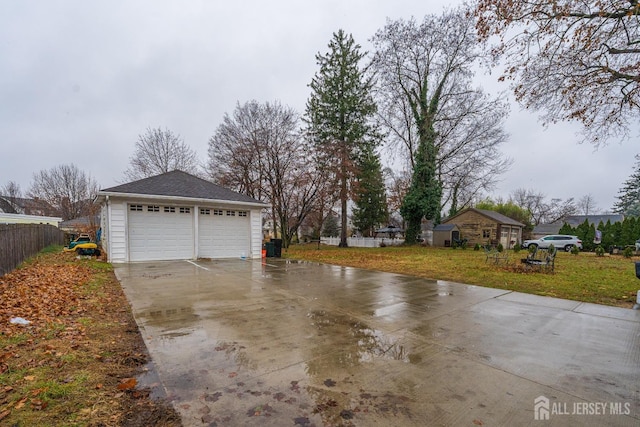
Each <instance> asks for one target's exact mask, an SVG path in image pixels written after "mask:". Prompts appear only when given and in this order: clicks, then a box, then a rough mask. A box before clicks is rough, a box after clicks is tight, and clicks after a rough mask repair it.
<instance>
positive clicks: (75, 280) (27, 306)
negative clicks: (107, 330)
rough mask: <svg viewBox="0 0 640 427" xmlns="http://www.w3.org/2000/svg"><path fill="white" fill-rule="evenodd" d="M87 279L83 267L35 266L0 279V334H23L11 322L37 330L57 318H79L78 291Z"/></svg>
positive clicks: (80, 309) (21, 329)
mask: <svg viewBox="0 0 640 427" xmlns="http://www.w3.org/2000/svg"><path fill="white" fill-rule="evenodd" d="M90 276H91V270H90V269H89V268H88V267H86V266H83V265H76V264H65V265H61V264H43V263H39V262H36V263H34V264H32V265H30V266H28V267H25V268H21V269H19V270H15V271H13V272H11V273H9V274H6V275H4V276H2V277H0V301H2V304H0V319H1V321H2V323H1V324H0V333H1V334H4V335H6V336H12V335H13V334H15V333H19V332H23V330H24V327H23V326H22V325H15V324H12V323H10V320H11V319H13V318H22V319H25V320H27V321H28V322H30V323H29V326H30V327H31V328H33V329H36V330H40V329H42V328H43V327H44V326H45V325H47V324H50V323H52V322H56V321H58V320H59V319H60V317H61V316H69V315H71V314H79V313H80V312H82V311H83V308H82V307H80V306H79V305H78V300H79V298H80V295H79V292H78V289H79V288H80V287H81V286H83V285H84V284H86V283H87V282H88V281H89V278H90Z"/></svg>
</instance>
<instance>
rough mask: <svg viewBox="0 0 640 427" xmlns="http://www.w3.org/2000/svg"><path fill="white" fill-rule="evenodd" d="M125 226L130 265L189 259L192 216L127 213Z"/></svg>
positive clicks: (191, 252)
mask: <svg viewBox="0 0 640 427" xmlns="http://www.w3.org/2000/svg"><path fill="white" fill-rule="evenodd" d="M191 212H192V210H191ZM128 223H129V224H128V230H129V259H130V260H131V261H152V260H153V261H155V260H158V261H162V260H172V259H190V258H193V250H194V241H193V236H194V231H193V214H192V213H180V212H179V210H177V211H175V212H164V211H148V210H143V211H133V210H129V217H128Z"/></svg>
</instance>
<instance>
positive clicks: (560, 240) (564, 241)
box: [522, 234, 582, 252]
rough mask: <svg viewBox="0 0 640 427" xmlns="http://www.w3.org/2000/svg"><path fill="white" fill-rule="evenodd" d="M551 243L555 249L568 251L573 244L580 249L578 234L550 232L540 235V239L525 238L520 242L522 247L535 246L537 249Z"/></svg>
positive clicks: (580, 243)
mask: <svg viewBox="0 0 640 427" xmlns="http://www.w3.org/2000/svg"><path fill="white" fill-rule="evenodd" d="M551 245H553V247H554V248H556V249H564V250H565V251H567V252H569V251H570V250H571V248H573V247H574V246H577V247H578V249H582V240H580V239H578V236H567V235H564V234H551V235H549V236H544V237H541V238H540V239H536V240H525V241H524V242H522V247H523V248H530V247H532V246H537V247H538V249H548V248H549V246H551Z"/></svg>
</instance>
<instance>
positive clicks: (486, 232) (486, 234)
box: [482, 230, 491, 239]
mask: <svg viewBox="0 0 640 427" xmlns="http://www.w3.org/2000/svg"><path fill="white" fill-rule="evenodd" d="M482 238H483V239H490V238H491V230H482Z"/></svg>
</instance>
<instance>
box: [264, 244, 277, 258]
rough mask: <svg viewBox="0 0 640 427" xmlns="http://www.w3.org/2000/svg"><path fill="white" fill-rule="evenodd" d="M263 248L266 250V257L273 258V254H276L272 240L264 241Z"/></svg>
mask: <svg viewBox="0 0 640 427" xmlns="http://www.w3.org/2000/svg"><path fill="white" fill-rule="evenodd" d="M264 248H265V249H266V250H267V258H273V257H274V256H276V255H275V250H276V245H275V244H274V243H273V242H265V244H264Z"/></svg>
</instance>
